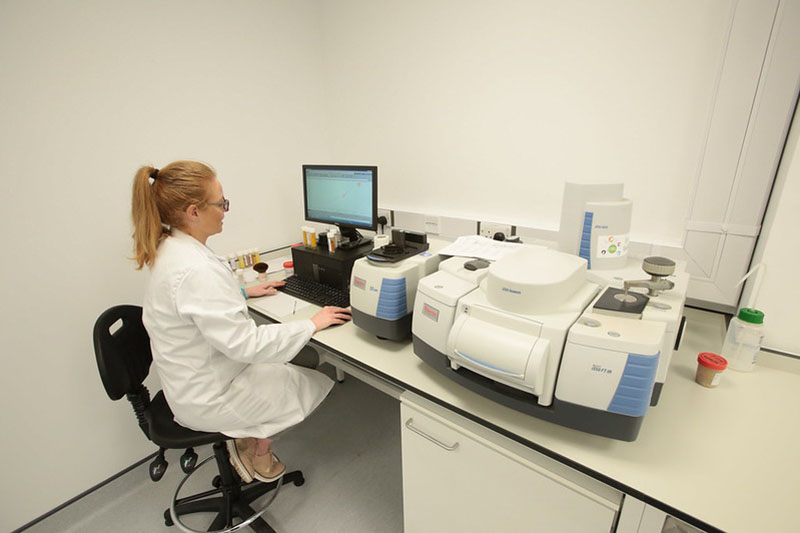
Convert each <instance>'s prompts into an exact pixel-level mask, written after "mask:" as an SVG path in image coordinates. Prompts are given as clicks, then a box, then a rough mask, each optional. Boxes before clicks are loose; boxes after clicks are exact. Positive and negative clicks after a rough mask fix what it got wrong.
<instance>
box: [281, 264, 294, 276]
mask: <svg viewBox="0 0 800 533" xmlns="http://www.w3.org/2000/svg"><path fill="white" fill-rule="evenodd" d="M283 272H284V274H286V277H287V278H288V277H289V276H294V261H284V262H283Z"/></svg>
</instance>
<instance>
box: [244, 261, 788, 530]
mask: <svg viewBox="0 0 800 533" xmlns="http://www.w3.org/2000/svg"><path fill="white" fill-rule="evenodd" d="M281 277H282V273H278V274H274V275H271V277H270V279H280V278H281ZM265 298H269V296H267V297H265ZM260 300H263V298H258V299H252V300H250V301H249V304H250V308H251V310H253V311H255V312H256V313H257V314H258V315H260V316H262V317H267V318H269V319H271V320H276V321H289V320H292V319H302V318H310V317H311V316H313V314H314V313H315V312H316V310H317V309H318V308H316V307H315V306H309V307H306V308H304V309H301V310H300V311H297V313H296V315H294V316H292V315H290V316H288V317H287V316H283V317H277V316H269V315H268V314H267V313H264V312H263V310H260V309H259V308H258V305H259V301H260ZM685 314H686V317H687V327H686V331H685V334H684V338H683V341H682V345H681V349H680V351H679V352H677V353H676V354H675V355H674V356H673V358H672V361H671V365H670V370H669V375H668V379H667V381H666V383H665V385H664V389H663V392H662V395H661V398H660V400H659V404H658V405H657V406H655V407H652V408H651V409H650V410H649V411H648V413H647V415H646V417H645V419H644V423H643V425H642V428H641V431H640V432H639V436H638V438H637V440H636V441H634V442H622V441H616V440H612V439H608V438H604V437H598V436H595V435H590V434H587V433H583V432H580V431H577V430H573V429H569V428H565V427H561V426H558V425H555V424H552V423H549V422H545V421H543V420H539V419H537V418H534V417H531V416H528V415H525V414H522V413H519V412H517V411H514V410H512V409H509V408H507V407H505V406H502V405H499V404H497V403H494V402H492V401H490V400H488V399H486V398H484V397H482V396H480V395H478V394H476V393H473V392H472V391H470V390H467V389H465V388H463V387H461V386H460V385H458V384H456V383H455V382H453V381H451V380H448V379H447V378H446V377H445V376H443V375H441V374H439V373H438V372H437V371H435V370H434V369H432V368H430V367H429V366H428V365H427V364H426V363H424V362H423V361H422V360H420V359H419V358H418V357H417V356H416V355H414V353H413V349H412V346H411V342H410V341H409V342H404V343H399V342H393V341H383V340H379V339H378V338H376V337H375V336H373V335H370V334H368V333H366V332H365V331H363V330H361V329H359V328H357V327H356V326H354V325H353V324H352V323H348V324H345V325H342V326H337V327H333V328H329V329H327V330H324V331H321V332H319V333H317V334H315V335H314V338H313V341H312V342H313V343H314V344H315V345H316V346H318V347H320V348H323V349H324V350H325V351H326V352H327V355H326V357H327V359H328V361H329V362H331V363H332V364H334V366H338V367H339V368H342V369H344V370H345V372H347V373H349V374H353V375H355V376H356V377H358V378H360V379H364V380H365V381H367V382H368V383H370V384H372V385H373V386H375V387H377V388H379V389H381V390H384V392H387V393H389V394H392V395H395V396H396V397H399V396H400V394H401V393H402V394H403V398H410V399H411V403H409V404H406V403H405V401H404V409H405V408H406V407H407V406H410V407H411V408H412V409H413V408H414V405H415V402H414V398H415V397H419V398H421V400H420V401H421V402H422V404H423V405H425V404H428V405H429V406H433V407H435V408H436V409H434V411H438V412H439V415H441V414H442V413H445V416H444V417H441V418H443V420H444V421H445V422H447V423H450V424H451V425H452V424H455V425H454V426H453V427H458V426H459V424H458V422H457V421H458V420H462V421H463V423H462V424H460V425H461V426H463V427H471V428H472V429H475V430H476V431H477V433H479V434H480V435H482V437H481V438H483V437H487V434H490V436H489V437H487V438H488V440H490V441H498V442H501V441H505V442H507V443H508V444H507V445H502V442H501V446H502V447H503V449H504V450H506V452H508V450H511V452H509V453H513V450H514V447H517V448H518V449H523V450H525V451H530V452H531V453H533V454H535V455H539V456H540V454H541V455H544V456H546V457H544V458H543V461H544V463H542V462H540V463H541V464H546V463H547V461H551V462H557V463H558V465H559V466H560V467H561V468H562V469H563V465H566V466H567V467H569V468H568V470H570V471H572V470H574V471H577V472H578V473H579V474H578V475H579V476H583V477H588V478H591V479H588V484H587V483H580V481H578V485H583V486H584V487H589V489H588V492H589V493H591V495H593V496H592V497H593V498H595V500H597V501H601V502H602V501H603V500H604V499H608V500H609V501H611V502H612V504H613V505H611V507H612V508H617V507H618V508H619V513H615V517H614V522H613V523H612V525H611V530H612V531H617V532H625V533H627V532H645V531H654V530H657V531H661V529H660V526H659V528H658V529H649V530H648V528H647V527H646V525H645V522H647V520H648V519H647V516H648V510H649V512H650V516H651V517H652V516H653V515H654V513H655V516H657V517H658V516H659V515H660V516H661V519H660V521H659V520H658V519H656V522H658V524H663V516H664V514H665V513H666V514H667V515H672V516H675V517H677V518H679V519H681V520H683V521H685V522H688V523H689V524H692V525H693V526H695V527H697V528H699V529H701V530H708V531H714V530H722V531H728V532H732V533H733V532H737V531H742V532H752V531H776V532H784V531H800V526H798V525H797V524H798V519H797V517H796V514H795V512H796V508H795V505H797V502H798V500H800V454H798V453H797V451H796V449H795V448H794V446H795V444H796V443H797V442H798V441H800V416H799V415H798V414H797V410H796V409H797V405H800V386H798V385H799V384H800V360H796V359H792V358H789V357H784V356H779V355H775V354H770V353H766V352H762V353H761V354H760V355H759V360H758V364H757V365H756V368H755V370H754V371H753V372H751V373H737V372H735V371H732V370H727V371H725V373H724V374H723V375H722V380H721V382H720V384H719V386H718V387H716V388H714V389H707V388H704V387H702V386H700V385H698V384H696V383H695V381H694V374H695V369H696V357H697V354H698V353H699V352H702V351H712V352H714V351H716V352H718V351H719V349H720V347H721V345H722V339H723V336H724V332H725V322H724V317H723V316H722V315H719V314H716V313H710V312H705V311H700V310H696V309H686V312H685ZM428 402H429V403H428ZM448 415H452V416H448ZM404 416H405V415H404ZM432 416H433V417H436V416H437V415H436V413H435V412H433V413H432ZM453 421H456V422H453ZM491 435H494V436H495V437H497V438H496V439H495V438H494V437H491ZM404 438H405V437H404ZM478 440H481V439H478ZM483 440H484V441H486V439H483ZM487 442H488V441H487ZM506 452H504V453H506ZM405 453H406V445H405V441H404V454H405ZM518 455H519V454H518ZM521 455H525V454H524V453H522V454H521ZM406 459H407V458H406V457H405V456H404V469H406V468H407V464H406ZM528 459H530V457H528ZM552 460H555V461H552ZM534 462H536V460H535V459H534ZM476 468H480V467H479V466H477V467H476ZM550 470H553V469H552V468H551V469H550ZM562 474H563V472H562ZM404 476H405V473H404ZM566 477H567V478H568V479H570V477H569V476H566ZM598 482H599V484H598ZM593 483H594V484H595V485H603V486H605V487H607V488H608V490H606V491H605V492H604V489H602V488H599V489H598V487H597V486H594V487H593V486H592V484H593ZM565 484H566V485H568V486H571V485H570V482H569V481H567V482H565ZM577 490H579V491H580V490H582V489H581V488H580V487H578V489H577ZM609 491H610V492H609ZM614 493H616V494H618V495H619V498H617V499H616V500H615V498H614V496H613V494H614ZM608 494H611V496H608ZM531 498H532V499H531V501H533V500H534V499H535V497H534V496H531ZM476 503H480V502H476ZM405 504H406V505H408V502H405ZM457 505H458V506H461V507H462V508H463V507H464V506H469V505H470V503H469V502H464V501H461V502H459V503H458V504H457ZM615 506H617V507H615ZM606 507H609V506H608V505H606ZM406 515H407V516H406V529H407V531H408V530H409V529H413V528H409V527H408V523H409V522H408V521H409V516H408V515H409V510H408V509H406ZM529 525H531V526H533V525H534V524H529ZM497 526H498V527H499V529H500V530H504V531H509V530H511V529H513V528H506V529H504V528H503V527H502V524H497ZM552 530H555V529H552ZM601 530H603V531H609V529H608V528H607V527H606V526H604V527H603V528H601Z"/></svg>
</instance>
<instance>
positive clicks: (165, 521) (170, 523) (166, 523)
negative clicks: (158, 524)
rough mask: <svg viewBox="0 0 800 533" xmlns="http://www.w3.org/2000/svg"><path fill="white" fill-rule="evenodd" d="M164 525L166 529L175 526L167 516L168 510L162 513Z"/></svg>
mask: <svg viewBox="0 0 800 533" xmlns="http://www.w3.org/2000/svg"><path fill="white" fill-rule="evenodd" d="M164 524H165V525H166V526H167V527H171V526H174V525H175V522H173V521H172V517H171V516H170V515H169V509H167V510H166V511H164Z"/></svg>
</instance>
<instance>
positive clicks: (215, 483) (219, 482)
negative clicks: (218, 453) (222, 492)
mask: <svg viewBox="0 0 800 533" xmlns="http://www.w3.org/2000/svg"><path fill="white" fill-rule="evenodd" d="M211 485H212V486H213V487H214V488H215V489H218V488H220V487H221V486H222V478H221V477H219V476H214V479H212V480H211Z"/></svg>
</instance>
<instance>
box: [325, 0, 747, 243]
mask: <svg viewBox="0 0 800 533" xmlns="http://www.w3.org/2000/svg"><path fill="white" fill-rule="evenodd" d="M323 6H324V16H323V20H324V21H325V24H324V25H323V28H324V31H325V34H324V42H325V46H324V49H325V51H326V68H327V69H328V70H327V73H328V74H327V75H328V77H330V78H331V80H332V81H333V86H332V91H331V94H330V96H329V100H328V101H329V103H330V107H331V112H332V114H333V115H332V120H333V124H334V125H335V126H338V127H339V128H341V129H343V130H347V131H348V132H349V135H342V136H339V137H336V138H334V139H333V145H334V150H335V153H336V154H337V156H338V157H339V158H340V159H343V160H345V161H350V160H354V161H358V162H364V163H377V164H378V165H379V167H380V175H381V177H380V179H381V182H380V192H379V194H380V197H381V200H382V203H383V204H384V205H385V206H386V207H392V208H397V209H401V210H404V211H414V212H424V213H438V214H443V215H449V216H455V217H460V218H471V219H475V218H479V219H480V218H483V219H488V220H495V221H507V222H511V223H514V224H517V225H523V226H530V227H534V228H544V229H557V228H558V222H559V215H560V208H561V197H562V190H563V183H564V181H565V180H567V179H574V180H582V181H589V182H596V181H603V180H612V181H614V180H616V181H619V180H621V181H623V182H624V183H625V192H626V196H628V197H630V198H632V199H633V200H634V214H633V223H632V228H633V230H632V231H633V235H632V237H633V238H634V239H635V240H638V241H640V242H659V243H662V244H670V243H671V244H677V245H680V244H682V242H681V241H682V237H683V220H684V218H685V216H686V215H687V210H688V207H689V205H690V197H691V194H692V191H693V185H694V179H695V178H696V176H697V172H698V165H699V163H700V160H701V156H702V154H703V149H704V144H703V142H704V139H705V135H706V134H707V128H708V122H709V117H710V114H711V112H712V103H713V97H714V94H715V91H716V89H717V87H716V83H717V79H718V76H719V73H720V69H721V66H722V60H723V58H724V51H725V46H726V44H727V42H726V39H727V36H728V33H727V32H728V29H729V28H728V25H729V24H730V16H731V13H732V10H733V8H734V6H735V2H729V1H725V0H716V1H709V2H693V1H689V0H683V1H677V2H627V1H621V0H620V1H606V2H591V1H570V2H544V1H541V2H539V1H537V2H528V1H517V0H501V1H498V2H485V1H481V0H468V1H459V2H448V1H440V2H428V1H425V0H411V1H407V2H394V3H392V7H391V10H390V14H387V8H386V7H385V4H384V3H382V2H371V1H367V0H329V1H326V2H323Z"/></svg>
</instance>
